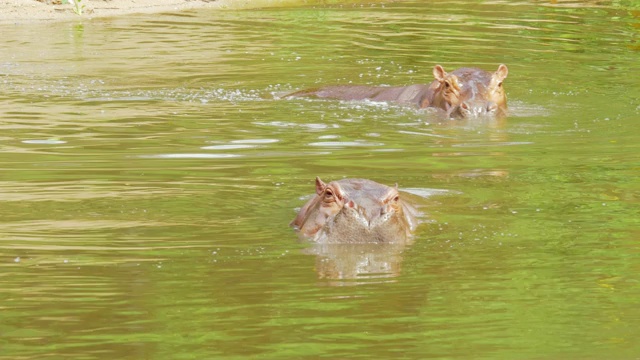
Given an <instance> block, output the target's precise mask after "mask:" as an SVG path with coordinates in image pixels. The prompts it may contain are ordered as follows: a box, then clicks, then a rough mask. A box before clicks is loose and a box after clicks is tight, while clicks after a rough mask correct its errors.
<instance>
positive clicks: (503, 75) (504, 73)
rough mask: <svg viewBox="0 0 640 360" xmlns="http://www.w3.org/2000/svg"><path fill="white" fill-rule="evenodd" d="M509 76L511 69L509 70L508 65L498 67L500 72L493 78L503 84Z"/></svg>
mask: <svg viewBox="0 0 640 360" xmlns="http://www.w3.org/2000/svg"><path fill="white" fill-rule="evenodd" d="M507 75H509V69H507V65H505V64H500V66H498V70H497V71H496V72H495V74H494V75H493V76H494V77H495V78H496V80H498V81H499V82H501V81H503V80H504V79H506V78H507Z"/></svg>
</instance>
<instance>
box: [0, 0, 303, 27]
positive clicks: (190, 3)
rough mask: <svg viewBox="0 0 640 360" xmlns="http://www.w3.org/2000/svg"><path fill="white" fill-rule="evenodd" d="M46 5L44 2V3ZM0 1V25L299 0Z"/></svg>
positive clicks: (232, 7)
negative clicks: (78, 7)
mask: <svg viewBox="0 0 640 360" xmlns="http://www.w3.org/2000/svg"><path fill="white" fill-rule="evenodd" d="M43 1H45V0H43ZM48 2H49V4H47V3H45V2H39V1H36V0H0V24H12V23H18V24H21V23H29V22H47V21H64V20H78V19H91V18H96V17H108V16H119V15H128V14H137V13H161V12H177V11H182V10H187V9H202V8H215V9H239V8H257V7H268V6H285V5H292V4H300V3H301V1H300V0H81V3H82V4H84V6H85V7H84V11H83V13H82V14H81V15H77V14H76V13H74V12H73V5H72V4H71V3H70V2H69V3H67V4H59V5H55V3H61V1H60V0H56V1H52V0H48Z"/></svg>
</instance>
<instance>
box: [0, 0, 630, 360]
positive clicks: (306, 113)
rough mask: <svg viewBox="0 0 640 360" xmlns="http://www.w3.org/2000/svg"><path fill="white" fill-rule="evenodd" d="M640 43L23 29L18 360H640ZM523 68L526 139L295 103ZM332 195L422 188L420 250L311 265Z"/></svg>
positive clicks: (570, 6)
mask: <svg viewBox="0 0 640 360" xmlns="http://www.w3.org/2000/svg"><path fill="white" fill-rule="evenodd" d="M578 5H579V6H578ZM636 22H637V16H636V15H635V12H633V11H632V10H629V9H625V8H623V7H618V5H615V4H614V5H610V4H591V3H586V2H579V3H578V2H557V3H554V4H551V3H546V2H536V3H529V2H517V1H506V2H497V3H492V2H483V3H477V4H475V3H474V4H470V3H464V2H463V3H460V2H449V1H445V2H436V3H434V2H429V3H426V2H388V3H387V2H385V3H377V4H370V3H368V2H366V3H365V2H358V4H357V5H353V3H349V5H343V6H335V7H334V6H327V5H323V6H317V7H303V8H282V9H263V10H253V11H234V12H231V11H230V12H207V11H198V12H196V11H194V12H185V13H180V14H175V15H172V14H162V15H154V16H131V17H123V18H113V19H93V20H91V21H82V24H78V23H75V22H74V23H58V24H44V25H42V26H40V25H29V26H14V25H6V26H3V27H2V29H1V30H2V34H3V42H2V43H1V44H0V119H1V121H0V129H1V130H2V133H1V134H0V150H1V152H0V168H1V169H0V170H1V171H0V198H1V199H2V201H3V205H2V206H1V207H0V219H2V221H1V222H0V269H2V271H0V282H1V283H2V286H0V299H3V301H2V304H1V305H0V306H1V307H2V309H3V312H2V313H3V315H2V316H3V317H2V321H0V323H1V324H2V325H0V332H2V334H3V339H5V340H6V341H5V343H3V344H2V348H3V353H2V354H0V358H2V357H3V356H4V357H7V358H45V357H54V358H71V357H74V356H76V357H83V358H88V357H94V358H97V357H109V358H123V359H124V358H145V357H153V358H164V357H171V358H179V357H197V358H216V357H227V358H247V357H261V358H277V359H281V358H287V357H289V358H300V357H331V358H351V357H380V358H396V357H398V353H399V352H398V351H399V350H398V349H401V350H402V356H403V357H407V358H420V359H423V358H434V357H439V358H445V357H446V358H461V359H466V358H469V357H470V356H471V357H486V358H516V357H544V358H575V359H579V358H586V357H596V358H632V357H633V356H636V354H637V353H638V346H637V345H636V341H635V339H637V338H638V335H639V334H638V330H637V327H636V326H635V324H636V323H637V319H638V318H639V317H640V314H639V313H638V309H640V307H639V306H637V305H638V304H637V301H636V299H638V298H640V293H638V287H637V283H638V282H639V281H640V279H639V278H638V275H637V274H639V273H640V272H639V271H638V270H639V269H638V267H637V256H636V255H637V245H635V244H636V241H635V240H636V239H637V235H638V233H637V230H636V229H637V227H638V226H637V225H638V223H637V211H636V210H635V209H636V208H637V205H638V201H637V198H638V189H637V174H636V173H637V171H635V170H637V165H636V162H637V161H636V160H635V159H636V158H637V154H638V151H639V150H640V149H639V148H638V142H637V139H638V127H637V126H636V122H637V121H636V120H637V117H638V105H637V104H636V102H637V101H635V99H637V98H638V86H637V84H636V82H637V81H636V80H637V79H636V78H635V77H633V76H630V75H629V74H634V73H636V72H637V49H636V48H634V47H632V46H630V45H629V44H633V41H634V38H633V34H634V32H633V29H634V27H633V26H634V24H635V23H636ZM79 25H80V26H81V27H79ZM43 34H47V36H43ZM612 54H615V56H612ZM499 63H506V64H507V65H508V66H509V69H510V73H509V77H508V78H507V79H506V81H505V88H506V90H507V94H508V97H509V106H510V111H509V112H510V116H509V117H508V118H507V119H506V120H504V121H502V120H497V119H478V120H468V121H448V120H443V119H442V118H441V117H439V116H438V113H437V112H434V111H430V110H416V109H412V108H405V107H402V106H397V105H389V104H384V103H373V102H360V103H359V102H341V101H326V100H308V99H295V100H293V99H292V100H289V99H281V96H282V95H284V94H287V93H289V92H292V91H296V90H299V89H302V88H307V87H317V86H320V85H325V84H369V85H391V86H395V85H405V84H412V83H427V82H430V81H431V79H432V74H431V73H432V68H433V66H434V65H435V64H442V65H443V66H445V68H447V69H454V68H456V67H459V66H469V65H474V66H479V67H482V68H484V69H495V67H496V65H497V64H499ZM612 99H615V101H613V100H612ZM316 176H320V177H322V178H323V179H340V178H346V177H348V178H369V179H372V180H375V181H377V182H380V183H385V184H394V183H398V185H399V187H400V189H401V190H403V191H405V192H407V193H409V196H415V199H413V200H414V201H415V202H416V203H417V205H418V207H419V210H420V211H421V212H422V213H423V215H424V216H423V218H422V219H421V222H422V223H421V224H420V226H419V228H418V231H417V232H416V236H415V238H414V239H413V240H412V242H411V243H408V244H393V245H385V246H370V245H367V246H365V247H364V248H363V247H357V246H355V247H354V246H339V245H336V246H333V245H332V246H323V245H315V244H308V243H306V242H304V241H297V239H296V235H295V233H294V232H293V231H292V229H290V228H289V227H288V226H287V224H288V223H289V222H290V221H291V219H293V217H294V216H295V213H296V209H299V207H300V206H302V205H303V204H304V202H305V200H306V197H305V196H306V195H307V194H309V193H312V192H313V180H314V179H315V177H316ZM325 285H326V286H325ZM345 285H358V286H345ZM240 341H241V342H242V344H243V346H237V344H238V343H239V342H240ZM459 344H464V345H465V346H464V347H461V346H459ZM169 354H170V355H169Z"/></svg>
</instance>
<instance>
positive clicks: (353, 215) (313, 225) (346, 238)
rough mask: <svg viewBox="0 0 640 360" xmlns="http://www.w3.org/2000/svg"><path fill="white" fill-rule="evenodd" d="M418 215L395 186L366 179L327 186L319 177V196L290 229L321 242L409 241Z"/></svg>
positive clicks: (343, 181)
mask: <svg viewBox="0 0 640 360" xmlns="http://www.w3.org/2000/svg"><path fill="white" fill-rule="evenodd" d="M416 214H417V212H416V210H415V208H414V207H413V206H412V205H410V204H409V203H407V202H405V201H403V200H402V199H401V198H400V194H399V192H398V189H397V185H396V187H389V186H386V185H382V184H378V183H376V182H374V181H371V180H366V179H343V180H337V181H332V182H330V183H329V184H325V183H324V182H323V181H322V180H320V178H318V177H317V178H316V195H315V196H314V197H313V198H312V199H310V200H309V201H308V202H307V203H306V204H305V205H304V206H303V207H302V209H300V212H299V213H298V216H296V218H295V219H294V220H293V221H292V222H291V224H290V225H291V226H293V227H295V229H296V230H297V231H298V232H299V234H300V235H301V236H303V237H306V238H310V239H312V240H313V241H315V242H319V243H381V242H383V243H400V242H406V241H407V240H408V239H409V238H410V237H411V233H412V232H413V230H415V228H416V225H417V222H416V219H415V216H416Z"/></svg>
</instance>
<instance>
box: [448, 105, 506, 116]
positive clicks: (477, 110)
mask: <svg viewBox="0 0 640 360" xmlns="http://www.w3.org/2000/svg"><path fill="white" fill-rule="evenodd" d="M500 111H501V108H500V106H499V105H498V104H496V103H495V102H493V101H482V102H473V101H463V102H461V103H460V105H458V106H456V107H454V108H453V109H451V111H450V112H449V117H454V118H464V119H467V118H478V117H483V116H496V115H501V114H500Z"/></svg>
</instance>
